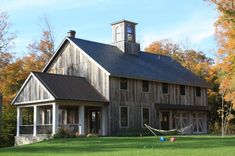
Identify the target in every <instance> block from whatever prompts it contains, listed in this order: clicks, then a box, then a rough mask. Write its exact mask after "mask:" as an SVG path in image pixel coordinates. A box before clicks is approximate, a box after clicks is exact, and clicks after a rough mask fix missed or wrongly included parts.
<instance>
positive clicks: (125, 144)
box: [0, 136, 235, 154]
mask: <svg viewBox="0 0 235 156" xmlns="http://www.w3.org/2000/svg"><path fill="white" fill-rule="evenodd" d="M176 137H177V136H176ZM168 138H169V137H168ZM234 146H235V137H226V138H223V139H222V138H220V137H209V136H208V137H204V136H201V137H200V136H195V137H194V136H187V137H177V140H176V142H170V141H166V142H160V141H159V138H154V137H143V138H141V137H103V138H71V139H55V140H49V141H44V142H41V143H36V144H32V145H26V146H19V147H15V148H4V149H0V153H2V152H4V153H11V154H17V153H32V154H34V153H45V154H46V153H68V154H69V153H73V154H74V153H83V152H86V153H94V152H114V151H127V150H146V149H149V148H151V149H153V150H174V149H181V148H182V149H200V148H207V149H210V148H221V147H226V148H227V147H234Z"/></svg>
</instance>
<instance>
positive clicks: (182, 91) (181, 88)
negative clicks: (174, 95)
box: [180, 85, 185, 95]
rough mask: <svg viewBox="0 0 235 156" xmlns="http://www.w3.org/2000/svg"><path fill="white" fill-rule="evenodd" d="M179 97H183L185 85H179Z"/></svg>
mask: <svg viewBox="0 0 235 156" xmlns="http://www.w3.org/2000/svg"><path fill="white" fill-rule="evenodd" d="M180 95H185V85H180Z"/></svg>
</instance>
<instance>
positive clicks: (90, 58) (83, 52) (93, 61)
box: [67, 38, 110, 75]
mask: <svg viewBox="0 0 235 156" xmlns="http://www.w3.org/2000/svg"><path fill="white" fill-rule="evenodd" d="M67 39H68V41H69V42H70V43H71V44H72V45H74V46H75V47H77V48H78V49H79V50H80V52H82V54H84V55H85V56H86V57H87V58H88V59H89V60H90V61H92V63H94V64H95V65H97V66H98V67H99V68H100V69H102V70H103V71H105V73H106V74H108V75H110V73H109V72H108V71H107V70H106V69H104V67H102V66H101V65H100V64H99V63H98V62H96V61H95V60H94V59H93V58H92V57H90V56H89V55H88V54H87V53H86V52H85V51H83V50H82V49H81V48H80V47H79V46H78V45H77V44H75V43H74V42H73V41H72V40H70V39H69V38H67Z"/></svg>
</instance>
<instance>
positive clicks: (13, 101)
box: [11, 72, 32, 105]
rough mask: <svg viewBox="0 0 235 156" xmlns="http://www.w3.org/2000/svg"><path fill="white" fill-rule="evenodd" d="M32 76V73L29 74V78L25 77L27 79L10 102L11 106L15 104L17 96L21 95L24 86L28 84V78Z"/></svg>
mask: <svg viewBox="0 0 235 156" xmlns="http://www.w3.org/2000/svg"><path fill="white" fill-rule="evenodd" d="M31 76H32V72H31V73H30V74H29V76H28V77H27V79H26V80H25V81H24V83H23V85H22V86H21V88H20V90H19V91H18V92H17V94H16V96H15V97H14V99H13V100H12V102H11V104H12V105H13V104H14V103H15V100H16V98H17V97H18V95H19V94H20V93H21V91H22V90H23V89H24V87H25V85H26V84H27V83H28V81H29V79H30V77H31Z"/></svg>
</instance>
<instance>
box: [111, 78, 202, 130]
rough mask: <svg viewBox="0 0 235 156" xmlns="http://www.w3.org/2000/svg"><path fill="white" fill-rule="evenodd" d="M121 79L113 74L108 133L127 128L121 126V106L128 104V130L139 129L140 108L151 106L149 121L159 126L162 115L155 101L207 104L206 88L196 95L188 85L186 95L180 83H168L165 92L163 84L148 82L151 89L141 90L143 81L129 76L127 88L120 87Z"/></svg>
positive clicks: (194, 89)
mask: <svg viewBox="0 0 235 156" xmlns="http://www.w3.org/2000/svg"><path fill="white" fill-rule="evenodd" d="M119 81H120V79H119V78H117V77H110V101H111V102H110V105H109V111H108V112H109V118H108V119H109V125H110V127H109V129H108V130H109V133H111V134H119V133H122V132H126V131H128V128H119V107H120V106H128V107H129V130H130V131H135V130H136V131H137V130H139V129H142V126H141V108H142V107H148V108H150V124H151V126H153V127H159V121H158V120H159V117H158V114H157V111H156V109H155V106H154V104H156V103H161V104H181V105H199V106H207V89H206V88H202V89H201V96H200V97H197V96H196V88H195V87H190V86H186V89H185V93H186V94H185V96H182V95H180V86H179V85H175V84H168V94H163V93H162V83H158V82H151V81H150V82H149V92H143V91H142V81H141V80H136V79H128V90H127V91H125V90H120V88H119Z"/></svg>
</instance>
